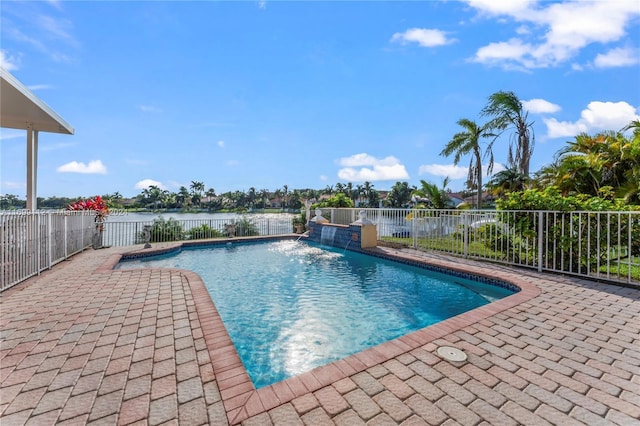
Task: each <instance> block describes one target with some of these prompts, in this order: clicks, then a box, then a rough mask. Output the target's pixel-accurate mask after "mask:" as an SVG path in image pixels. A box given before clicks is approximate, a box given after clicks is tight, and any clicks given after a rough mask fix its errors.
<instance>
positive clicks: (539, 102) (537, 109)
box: [522, 99, 562, 114]
mask: <svg viewBox="0 0 640 426" xmlns="http://www.w3.org/2000/svg"><path fill="white" fill-rule="evenodd" d="M522 106H523V107H524V109H526V110H527V111H529V112H532V113H534V114H552V113H554V112H558V111H560V110H561V109H562V108H560V105H556V104H553V103H551V102H549V101H545V100H544V99H531V100H528V101H522Z"/></svg>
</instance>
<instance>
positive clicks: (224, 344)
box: [96, 244, 541, 424]
mask: <svg viewBox="0 0 640 426" xmlns="http://www.w3.org/2000/svg"><path fill="white" fill-rule="evenodd" d="M180 245H181V244H175V245H170V246H168V247H163V248H156V249H146V250H144V251H143V252H144V254H145V255H153V254H154V253H162V252H166V251H167V250H168V249H169V250H170V249H172V248H178V247H180ZM374 250H375V251H377V252H378V253H380V254H384V255H385V257H392V258H397V259H403V260H408V261H411V262H415V263H425V264H428V265H431V266H435V267H440V268H446V269H449V270H453V271H457V272H461V273H465V274H473V275H477V276H480V277H486V278H489V279H497V280H501V281H506V282H508V283H511V284H513V285H515V286H517V287H519V288H520V291H519V292H518V293H515V294H513V295H511V296H508V297H505V298H503V299H500V300H498V301H495V302H493V303H490V304H488V305H485V306H482V307H480V308H476V309H474V310H472V311H468V312H465V313H463V314H460V315H457V316H455V317H452V318H449V319H447V320H445V321H442V322H439V323H437V324H434V325H432V326H429V327H425V328H423V329H421V330H418V331H415V332H412V333H409V334H407V335H404V336H402V337H399V338H397V339H393V340H390V341H388V342H385V343H382V344H380V345H377V346H374V347H372V348H369V349H366V350H364V351H361V352H358V353H356V354H353V355H351V356H348V357H346V358H343V359H341V360H338V361H335V362H332V363H330V364H327V365H324V366H320V367H317V368H314V369H313V370H311V371H308V372H305V373H302V374H300V375H298V376H295V377H291V378H289V379H286V380H283V381H281V382H278V383H275V384H273V385H270V386H266V387H263V388H260V389H256V388H255V386H254V385H253V383H252V382H251V379H250V377H249V375H248V374H247V371H246V369H245V367H244V365H243V364H242V361H241V360H240V357H239V355H238V353H237V351H236V349H235V346H234V344H233V342H232V341H231V338H230V336H229V334H228V333H227V330H226V328H225V326H224V324H223V322H222V318H221V317H220V314H219V313H218V311H217V309H216V307H215V304H214V302H213V300H212V299H211V296H210V295H209V292H208V291H207V289H206V287H205V284H204V282H203V281H202V279H201V278H200V276H199V275H197V274H196V273H194V272H192V271H188V270H181V273H182V274H183V275H184V277H185V278H186V279H187V281H188V283H189V286H190V288H191V291H192V295H193V300H194V303H195V308H196V311H197V314H198V317H199V320H200V324H201V326H202V330H203V334H204V336H203V337H204V340H205V342H206V345H207V349H208V352H209V356H210V358H211V362H212V364H213V370H214V375H215V377H216V380H217V383H218V388H219V391H220V395H221V397H222V402H223V404H224V407H225V410H226V413H227V419H228V421H229V423H230V424H239V423H241V422H242V421H244V420H246V419H248V418H250V417H253V416H256V415H259V414H261V413H265V412H267V411H269V410H271V409H273V408H275V407H277V406H280V405H283V404H286V403H288V402H290V401H292V400H294V399H296V398H298V397H301V396H303V395H305V394H308V393H309V392H314V391H316V390H318V389H321V388H323V387H325V386H327V385H330V384H332V383H335V382H337V381H339V380H341V379H344V378H347V377H349V376H352V375H354V374H357V373H359V372H362V371H365V370H367V369H368V368H370V367H373V366H375V365H377V364H381V363H384V362H386V361H389V360H391V359H394V358H395V357H397V356H399V355H401V354H404V353H407V352H410V351H412V350H414V349H417V348H420V347H422V346H424V345H425V344H427V343H430V342H432V341H434V340H437V339H439V338H442V337H444V336H446V335H448V334H451V333H453V332H456V331H458V330H462V329H463V328H465V327H467V326H469V325H473V324H476V323H478V322H480V321H482V320H484V319H486V318H489V317H491V316H493V315H496V314H498V313H500V312H502V311H505V310H507V309H509V308H512V307H514V306H517V305H519V304H521V303H524V302H527V301H529V300H531V299H533V298H534V297H536V296H538V295H539V294H540V293H541V290H540V289H539V288H538V287H537V286H535V285H534V284H532V283H529V282H527V281H525V280H522V279H520V278H518V276H517V275H516V274H515V273H511V272H508V271H496V270H488V269H486V268H483V267H481V266H473V265H466V264H464V265H463V264H460V263H455V262H452V261H448V260H441V259H434V258H429V259H428V261H427V259H425V258H424V257H422V256H418V255H412V254H410V253H407V252H405V251H399V250H395V249H390V248H385V247H378V248H376V249H374ZM140 252H142V251H137V252H131V253H124V254H114V255H112V256H111V257H110V258H109V259H108V260H107V261H106V262H105V263H104V264H102V265H101V266H100V267H99V268H98V269H97V270H96V272H98V273H100V272H102V273H108V272H112V271H113V268H114V266H115V265H116V264H117V263H118V262H119V261H120V259H121V258H122V257H123V256H127V255H131V254H136V253H140Z"/></svg>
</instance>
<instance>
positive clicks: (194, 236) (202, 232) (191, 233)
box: [187, 224, 224, 240]
mask: <svg viewBox="0 0 640 426" xmlns="http://www.w3.org/2000/svg"><path fill="white" fill-rule="evenodd" d="M223 236H224V235H223V234H222V232H220V231H218V230H217V229H214V228H212V227H210V226H209V225H207V224H204V225H201V226H196V227H194V228H191V229H189V230H188V231H187V238H189V239H190V240H201V239H205V238H220V237H223Z"/></svg>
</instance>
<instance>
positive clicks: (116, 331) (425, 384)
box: [0, 247, 640, 426]
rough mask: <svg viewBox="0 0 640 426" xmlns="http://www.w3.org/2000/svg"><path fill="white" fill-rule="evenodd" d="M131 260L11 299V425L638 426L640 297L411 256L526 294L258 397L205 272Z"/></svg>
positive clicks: (84, 258)
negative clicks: (451, 358)
mask: <svg viewBox="0 0 640 426" xmlns="http://www.w3.org/2000/svg"><path fill="white" fill-rule="evenodd" d="M131 250H132V248H131V247H129V248H110V249H102V250H89V251H86V252H84V253H81V254H78V255H76V256H74V257H73V258H71V259H70V260H68V261H65V262H62V263H60V264H58V265H56V266H55V267H54V268H53V269H51V270H49V271H46V272H45V273H43V274H41V275H39V276H37V277H33V278H31V279H29V280H27V281H25V282H24V283H21V284H20V285H18V286H16V287H14V288H12V289H9V290H7V291H5V292H4V293H3V294H2V295H1V296H0V298H1V305H0V309H1V311H0V314H1V316H0V424H2V426H9V425H22V424H34V425H47V424H61V425H64V424H92V425H93V424H95V425H98V424H105V425H112V424H113V425H116V424H117V425H129V424H149V425H158V424H180V425H199V424H212V425H226V424H238V423H242V424H244V425H271V424H275V425H280V424H283V425H297V424H300V425H302V424H304V425H332V424H336V425H359V424H370V425H384V424H402V425H421V424H428V425H455V424H462V425H479V424H492V425H517V424H524V425H545V424H557V425H574V424H576V425H580V424H586V425H599V424H617V425H640V420H638V419H640V290H638V289H632V288H624V287H618V286H614V285H611V284H604V283H597V282H592V281H587V280H581V279H577V278H569V277H562V276H556V275H549V274H537V273H535V272H531V271H528V270H519V269H513V268H507V267H502V266H496V265H486V264H479V263H476V262H470V261H462V260H460V259H455V260H448V259H446V258H444V257H442V256H430V255H426V254H423V253H417V252H413V251H410V250H404V251H402V252H401V253H400V252H398V253H396V254H401V255H403V256H407V257H412V258H421V259H424V260H426V261H429V262H432V263H440V264H442V265H445V266H451V267H456V268H463V269H465V270H469V271H484V273H486V274H489V275H491V276H495V277H500V278H503V279H507V280H511V281H514V282H516V283H520V284H521V285H522V286H523V288H524V289H525V291H523V292H521V293H518V295H516V296H511V297H510V298H507V299H503V300H501V301H499V302H496V303H494V304H491V305H487V306H486V307H483V308H480V309H478V310H474V311H472V312H470V313H467V314H463V315H461V316H459V317H455V318H453V319H451V320H447V321H445V322H443V323H440V324H437V325H435V326H432V327H428V328H426V329H423V330H421V331H419V332H416V333H413V334H411V335H408V336H405V337H404V338H401V339H397V340H396V341H393V342H391V343H389V344H385V345H381V346H379V347H376V348H373V349H370V350H367V351H365V352H362V353H360V354H357V355H354V356H351V357H349V358H347V359H345V360H342V361H338V362H336V363H333V364H330V365H329V366H327V367H324V368H319V369H316V370H314V371H313V372H310V373H305V374H303V375H301V376H298V377H296V378H293V379H289V380H287V381H284V382H281V383H278V384H275V385H273V386H269V387H266V388H262V389H260V390H258V391H256V390H255V389H254V388H253V386H252V385H251V383H250V382H247V376H246V372H245V371H244V368H243V367H242V364H241V362H240V360H239V358H238V356H237V354H236V352H235V349H234V348H233V345H232V344H231V343H230V340H229V337H228V335H227V334H226V331H225V329H224V327H223V326H222V325H221V322H220V320H219V317H218V316H217V312H216V311H215V306H214V304H213V302H212V301H211V299H210V297H209V295H208V293H206V291H205V289H204V286H203V285H202V282H201V281H200V279H199V277H198V276H197V275H196V274H194V273H192V272H188V271H182V270H176V269H165V270H160V269H137V270H131V271H124V270H117V271H113V270H111V269H110V266H111V265H113V264H114V262H115V261H117V259H118V257H119V254H120V253H123V252H125V251H131ZM442 345H447V346H454V347H457V348H459V349H462V350H463V351H465V353H466V354H467V355H468V360H467V361H466V362H463V363H452V362H448V361H446V360H444V359H442V358H441V357H439V356H438V355H437V353H436V349H437V348H438V347H439V346H442Z"/></svg>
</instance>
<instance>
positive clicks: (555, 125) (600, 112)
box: [543, 101, 640, 138]
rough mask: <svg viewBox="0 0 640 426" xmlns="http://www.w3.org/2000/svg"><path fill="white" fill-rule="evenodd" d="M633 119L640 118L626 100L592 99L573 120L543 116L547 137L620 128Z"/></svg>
mask: <svg viewBox="0 0 640 426" xmlns="http://www.w3.org/2000/svg"><path fill="white" fill-rule="evenodd" d="M633 120H640V115H639V114H638V110H637V109H636V108H635V107H633V106H632V105H630V104H628V103H626V102H600V101H593V102H590V103H589V105H587V108H586V109H584V110H582V112H581V113H580V118H579V119H578V120H577V121H575V122H570V121H558V120H557V119H555V118H545V119H543V121H544V123H545V124H546V125H547V136H548V137H549V138H561V137H574V136H577V135H578V134H580V133H592V132H594V131H602V130H616V131H617V130H620V129H622V128H623V127H624V126H626V125H627V124H629V123H630V122H631V121H633Z"/></svg>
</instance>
